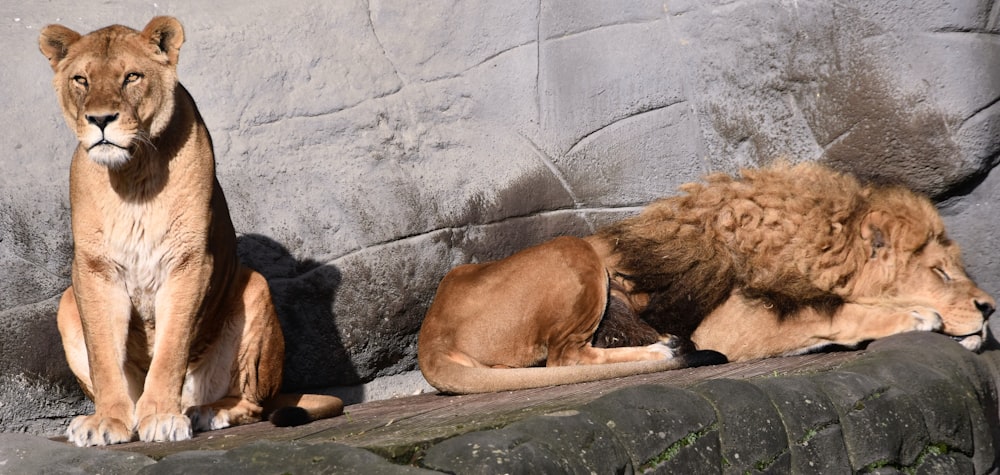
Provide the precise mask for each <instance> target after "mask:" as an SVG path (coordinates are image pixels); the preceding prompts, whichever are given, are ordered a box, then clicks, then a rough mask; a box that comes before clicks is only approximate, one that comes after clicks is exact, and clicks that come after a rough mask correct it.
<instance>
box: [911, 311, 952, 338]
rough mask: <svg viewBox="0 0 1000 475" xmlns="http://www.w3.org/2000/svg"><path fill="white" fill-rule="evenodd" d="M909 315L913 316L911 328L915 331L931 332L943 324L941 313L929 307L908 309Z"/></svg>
mask: <svg viewBox="0 0 1000 475" xmlns="http://www.w3.org/2000/svg"><path fill="white" fill-rule="evenodd" d="M910 316H911V317H913V330H915V331H923V332H933V331H938V330H940V329H941V327H942V326H944V322H943V321H942V320H941V314H940V313H938V311H937V310H935V309H933V308H930V307H914V308H912V309H910Z"/></svg>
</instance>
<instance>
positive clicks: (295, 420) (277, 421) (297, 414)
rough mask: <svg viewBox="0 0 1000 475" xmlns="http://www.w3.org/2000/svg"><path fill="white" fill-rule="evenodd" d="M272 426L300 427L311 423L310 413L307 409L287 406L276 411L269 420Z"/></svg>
mask: <svg viewBox="0 0 1000 475" xmlns="http://www.w3.org/2000/svg"><path fill="white" fill-rule="evenodd" d="M268 420H270V421H271V424H274V425H275V426H277V427H291V426H300V425H302V424H306V423H308V422H311V419H310V418H309V413H308V412H306V410H305V409H302V408H301V407H296V406H287V407H282V408H280V409H277V410H275V411H274V412H272V413H271V417H269V418H268Z"/></svg>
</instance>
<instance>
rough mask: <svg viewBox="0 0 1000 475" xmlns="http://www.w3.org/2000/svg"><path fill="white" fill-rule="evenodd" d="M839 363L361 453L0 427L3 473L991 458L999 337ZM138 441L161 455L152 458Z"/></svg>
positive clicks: (896, 469) (891, 468) (668, 387)
mask: <svg viewBox="0 0 1000 475" xmlns="http://www.w3.org/2000/svg"><path fill="white" fill-rule="evenodd" d="M772 361H774V360H772ZM841 361H842V362H843V363H842V364H841V365H840V366H839V367H836V366H835V367H826V369H820V370H814V371H815V372H800V373H797V374H786V375H776V374H775V373H771V372H765V373H763V375H760V373H758V376H756V377H753V378H750V379H745V380H741V379H737V378H739V377H740V376H739V375H738V373H730V374H731V375H734V376H735V377H734V378H733V379H724V378H723V379H713V378H708V379H703V380H702V381H701V382H696V381H688V382H687V383H686V384H683V385H680V386H678V385H677V384H678V381H679V379H671V378H666V379H659V380H657V381H658V382H657V383H649V382H647V383H641V382H639V381H636V382H635V383H634V384H637V385H635V386H631V387H627V388H625V389H620V390H617V391H610V392H607V393H606V394H605V395H603V396H600V397H596V398H595V399H592V400H590V402H577V403H574V404H569V405H564V406H561V409H559V410H554V411H550V412H549V413H547V414H546V413H542V414H538V413H536V415H532V416H527V417H523V418H520V419H519V420H517V422H509V421H508V422H501V423H498V425H499V426H500V427H497V428H492V429H491V428H484V429H481V430H477V431H472V432H468V429H467V428H463V427H462V425H463V424H464V423H467V422H469V419H455V418H449V417H444V418H441V419H439V422H438V424H440V425H441V426H447V428H448V430H449V431H450V432H437V431H435V433H437V434H438V436H435V437H434V438H432V439H409V440H410V442H409V444H411V445H410V446H409V447H399V448H400V450H399V451H398V452H397V453H396V455H390V454H384V453H382V452H381V451H379V450H374V449H373V451H368V450H365V448H363V447H368V446H365V445H363V444H362V445H361V447H352V446H350V445H351V444H352V439H351V437H350V436H347V437H345V436H344V433H342V432H331V433H329V434H327V435H326V436H324V434H325V432H324V431H323V430H322V429H321V428H320V427H319V426H316V427H313V430H314V431H315V432H311V433H310V435H309V436H306V437H298V438H294V437H292V438H290V437H289V435H288V434H287V433H284V434H283V433H282V429H276V428H273V427H271V428H267V425H266V424H258V425H256V426H250V427H244V428H237V429H233V430H241V429H258V432H257V434H258V438H245V439H243V442H239V443H238V442H235V441H237V440H239V438H238V437H236V438H229V437H228V436H227V435H225V434H224V433H218V434H216V435H214V436H213V435H208V436H207V437H203V440H202V443H204V444H206V445H204V446H202V448H203V449H205V448H209V447H212V445H211V444H212V443H213V437H218V438H220V439H222V445H215V446H214V447H217V449H215V450H191V447H192V446H191V445H186V447H187V448H181V449H179V450H175V451H172V452H158V449H159V448H160V447H162V446H163V445H165V444H154V445H156V447H155V448H154V447H152V446H146V449H142V448H141V447H118V449H125V450H138V452H139V453H138V454H136V453H132V452H125V451H121V452H119V451H117V450H107V449H103V450H101V449H79V448H76V447H72V446H69V445H66V444H60V443H55V442H52V441H49V440H45V439H42V438H40V437H36V436H27V435H21V434H0V472H3V473H7V472H8V471H10V472H11V473H132V472H134V471H136V470H139V473H150V474H167V473H191V472H206V473H208V472H212V473H214V472H219V473H240V474H243V475H253V474H257V473H261V474H264V473H279V472H280V473H411V472H412V473H428V472H434V473H438V472H441V473H463V474H465V473H470V474H473V473H483V474H493V473H664V474H667V473H690V474H698V475H700V474H715V473H718V474H737V473H802V474H811V473H816V474H835V473H877V474H895V473H915V474H940V475H945V474H947V475H955V474H992V473H997V471H998V470H1000V452H998V450H997V448H998V447H1000V445H998V444H1000V418H998V415H997V407H998V402H1000V400H998V397H997V396H998V393H997V387H998V384H1000V351H998V350H992V351H988V352H986V353H984V354H982V355H975V354H973V353H970V352H968V351H966V350H965V349H964V348H962V347H961V346H960V345H958V344H957V343H955V342H953V341H951V340H950V339H949V338H947V337H944V336H941V335H936V334H931V333H909V334H904V335H898V336H894V337H891V338H888V339H886V340H884V341H882V342H876V343H874V344H872V345H871V346H870V347H869V348H868V350H867V351H866V352H865V353H864V354H863V355H860V356H858V357H857V358H850V359H844V360H841ZM734 366H735V365H734ZM705 374H707V373H705ZM645 381H650V380H645ZM601 384H604V385H606V386H604V388H601V387H600V385H601ZM612 387H615V383H614V382H613V381H604V382H600V383H588V384H584V385H576V386H567V387H564V388H549V390H551V391H556V390H566V389H577V390H585V389H584V388H589V389H590V390H596V391H601V392H603V391H602V389H603V390H607V389H608V388H612ZM524 393H528V394H530V392H528V391H520V392H504V393H497V394H495V395H492V396H493V397H494V398H495V399H496V401H497V402H499V403H501V404H499V405H508V404H509V403H511V402H512V401H520V402H519V403H520V404H523V405H524V406H523V407H524V408H525V409H526V410H527V408H528V406H530V405H531V404H532V403H533V401H531V398H526V397H524V396H525V394H524ZM562 394H566V393H565V392H564V393H562ZM535 395H536V396H541V397H543V398H544V397H546V396H543V395H541V394H538V393H535ZM414 399H416V398H414ZM420 399H421V400H422V401H423V402H421V403H418V405H420V404H423V406H422V409H421V412H427V413H435V412H439V411H440V410H441V409H443V408H444V406H445V405H448V404H451V403H454V401H451V402H449V399H451V398H449V397H439V398H436V399H438V401H437V403H436V404H438V405H437V406H436V407H435V404H431V405H429V406H428V405H427V403H428V401H427V399H428V398H427V397H426V396H421V397H420ZM454 399H460V398H459V397H455V398H454ZM403 402H405V400H403ZM383 404H386V403H383ZM506 407H507V409H506V410H508V411H509V410H510V406H509V405H508V406H506ZM486 410H489V409H486ZM438 416H441V414H438ZM467 416H468V417H488V416H487V415H485V414H482V413H479V414H478V415H477V414H476V413H467ZM345 417H350V416H349V415H348V416H345ZM383 417H386V418H391V419H385V420H383V421H382V422H383V423H384V424H385V426H391V425H392V424H393V421H395V420H396V419H395V417H396V415H395V414H393V413H391V412H390V413H386V414H383ZM425 422H427V421H425ZM397 423H398V421H397ZM317 424H320V423H317ZM378 425H380V426H382V424H378ZM385 426H383V427H385ZM307 427H308V426H304V428H307ZM425 428H426V429H430V427H425ZM403 432H406V431H405V430H404V431H403ZM230 434H232V432H230ZM269 437H273V438H274V439H275V440H269V439H268V438H269ZM400 437H404V436H400ZM226 441H229V442H226ZM214 442H215V443H218V442H219V439H215V441H214ZM354 442H357V440H356V439H354ZM386 442H388V441H386V440H382V441H381V442H379V444H380V445H381V444H384V443H386ZM369 448H371V447H369ZM144 450H146V451H148V450H155V451H157V452H144ZM143 453H145V454H147V455H152V456H154V457H162V456H163V455H164V454H165V453H169V454H170V455H166V456H165V457H163V458H162V459H159V460H158V461H155V463H153V462H154V461H153V460H152V459H150V458H147V457H145V456H144V455H143ZM155 453H159V454H160V455H158V456H157V455H153V454H155ZM400 454H405V455H401V456H400ZM387 457H391V458H387Z"/></svg>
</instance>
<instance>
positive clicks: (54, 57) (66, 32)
mask: <svg viewBox="0 0 1000 475" xmlns="http://www.w3.org/2000/svg"><path fill="white" fill-rule="evenodd" d="M78 39H80V34H79V33H77V32H75V31H73V30H71V29H69V28H66V27H65V26H62V25H49V26H46V27H45V28H42V34H41V35H39V37H38V49H40V50H42V54H44V55H45V57H46V58H49V64H50V65H51V66H52V70H53V71H55V69H56V66H58V65H59V62H60V61H62V60H63V58H65V57H66V54H68V53H69V47H70V45H72V44H73V43H76V40H78Z"/></svg>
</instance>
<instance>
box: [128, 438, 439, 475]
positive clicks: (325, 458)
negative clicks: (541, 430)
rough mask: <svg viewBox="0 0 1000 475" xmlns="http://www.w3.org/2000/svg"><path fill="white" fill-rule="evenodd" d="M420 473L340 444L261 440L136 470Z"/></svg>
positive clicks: (156, 474) (166, 474)
mask: <svg viewBox="0 0 1000 475" xmlns="http://www.w3.org/2000/svg"><path fill="white" fill-rule="evenodd" d="M220 472H221V473H234V474H235V473H239V474H245V475H250V474H258V473H260V474H265V473H301V474H307V473H308V474H331V475H334V474H357V475H368V474H371V475H381V474H387V475H388V474H393V475H395V474H400V475H404V474H420V473H431V472H428V471H427V470H422V469H420V468H417V467H406V466H401V465H396V464H393V463H391V462H389V461H387V460H385V459H383V458H382V457H379V456H378V455H375V454H373V453H371V452H369V451H367V450H364V449H356V448H353V447H348V446H346V445H342V444H334V443H321V444H299V443H295V442H286V443H276V442H270V441H260V442H255V443H253V444H249V445H245V446H243V447H240V448H238V449H233V450H229V451H221V450H198V451H191V452H182V453H179V454H176V455H171V456H169V457H164V458H163V460H160V461H159V462H156V464H155V465H151V466H148V467H144V468H143V469H142V470H139V471H138V473H139V474H143V475H173V474H176V475H184V474H189V473H220Z"/></svg>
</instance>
